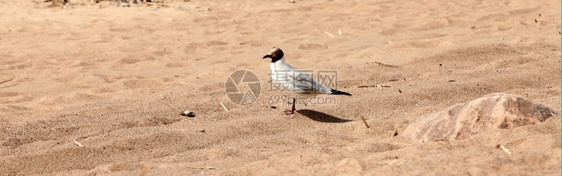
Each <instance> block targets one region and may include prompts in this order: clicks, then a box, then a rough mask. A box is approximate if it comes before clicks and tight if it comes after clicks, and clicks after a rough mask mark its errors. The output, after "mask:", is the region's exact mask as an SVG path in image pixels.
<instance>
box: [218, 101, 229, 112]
mask: <svg viewBox="0 0 562 176" xmlns="http://www.w3.org/2000/svg"><path fill="white" fill-rule="evenodd" d="M220 103H221V106H222V108H224V110H226V112H228V109H226V106H224V104H222V102H220Z"/></svg>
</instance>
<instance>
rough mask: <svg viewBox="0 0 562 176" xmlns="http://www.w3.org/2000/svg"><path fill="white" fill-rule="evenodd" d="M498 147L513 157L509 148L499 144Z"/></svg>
mask: <svg viewBox="0 0 562 176" xmlns="http://www.w3.org/2000/svg"><path fill="white" fill-rule="evenodd" d="M496 147H497V148H501V149H502V150H503V151H504V152H505V153H507V154H508V155H511V152H510V151H509V150H508V149H507V148H505V147H504V146H502V145H501V144H498V145H497V146H496Z"/></svg>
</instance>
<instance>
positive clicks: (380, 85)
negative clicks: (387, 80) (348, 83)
mask: <svg viewBox="0 0 562 176" xmlns="http://www.w3.org/2000/svg"><path fill="white" fill-rule="evenodd" d="M369 87H378V88H380V87H384V88H389V87H390V86H386V85H382V84H379V85H370V86H367V85H365V86H357V88H369Z"/></svg>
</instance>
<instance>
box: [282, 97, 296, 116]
mask: <svg viewBox="0 0 562 176" xmlns="http://www.w3.org/2000/svg"><path fill="white" fill-rule="evenodd" d="M295 104H297V100H296V99H295V98H293V109H291V110H288V109H287V110H285V114H287V115H291V114H295V110H296V108H295Z"/></svg>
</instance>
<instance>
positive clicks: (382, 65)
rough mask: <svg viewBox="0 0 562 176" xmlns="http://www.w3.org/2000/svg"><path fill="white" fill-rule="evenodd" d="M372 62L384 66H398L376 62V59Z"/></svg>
mask: <svg viewBox="0 0 562 176" xmlns="http://www.w3.org/2000/svg"><path fill="white" fill-rule="evenodd" d="M374 62H375V63H376V64H379V65H382V66H386V67H393V68H396V67H398V66H396V65H388V64H384V63H381V62H377V61H374Z"/></svg>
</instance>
